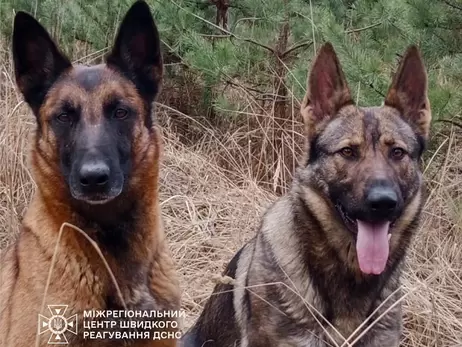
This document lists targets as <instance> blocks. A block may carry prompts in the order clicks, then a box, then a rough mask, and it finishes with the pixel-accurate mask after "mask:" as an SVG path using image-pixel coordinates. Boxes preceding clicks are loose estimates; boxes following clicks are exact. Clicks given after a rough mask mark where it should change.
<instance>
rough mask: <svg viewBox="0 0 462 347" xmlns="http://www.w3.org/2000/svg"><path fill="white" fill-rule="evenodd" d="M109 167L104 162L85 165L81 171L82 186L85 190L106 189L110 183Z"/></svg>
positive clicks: (92, 162) (91, 162)
mask: <svg viewBox="0 0 462 347" xmlns="http://www.w3.org/2000/svg"><path fill="white" fill-rule="evenodd" d="M109 173H110V170H109V166H108V165H107V164H106V163H104V162H103V161H90V162H87V163H84V164H83V165H82V167H81V168H80V171H79V180H80V185H81V186H82V187H84V188H85V189H93V188H98V189H100V188H104V186H105V185H106V184H107V183H108V182H109Z"/></svg>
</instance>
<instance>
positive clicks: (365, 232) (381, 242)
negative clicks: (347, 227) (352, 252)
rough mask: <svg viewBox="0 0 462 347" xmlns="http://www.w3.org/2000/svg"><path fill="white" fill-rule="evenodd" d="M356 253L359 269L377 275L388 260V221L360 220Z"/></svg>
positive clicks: (383, 268) (358, 221)
mask: <svg viewBox="0 0 462 347" xmlns="http://www.w3.org/2000/svg"><path fill="white" fill-rule="evenodd" d="M357 223H358V239H357V241H356V253H357V254H358V262H359V267H360V269H361V271H362V272H363V273H365V274H374V275H379V274H381V273H382V272H383V270H385V266H386V265H387V260H388V252H389V246H388V230H389V229H390V222H383V223H376V224H370V223H366V222H363V221H360V220H357Z"/></svg>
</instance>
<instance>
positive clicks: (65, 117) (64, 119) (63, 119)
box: [56, 113, 72, 123]
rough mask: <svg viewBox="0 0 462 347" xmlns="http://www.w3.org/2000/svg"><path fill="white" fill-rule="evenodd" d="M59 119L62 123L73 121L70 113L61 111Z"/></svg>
mask: <svg viewBox="0 0 462 347" xmlns="http://www.w3.org/2000/svg"><path fill="white" fill-rule="evenodd" d="M56 119H57V120H59V121H60V122H61V123H71V122H72V117H71V116H70V115H69V113H61V114H60V115H58V116H57V117H56Z"/></svg>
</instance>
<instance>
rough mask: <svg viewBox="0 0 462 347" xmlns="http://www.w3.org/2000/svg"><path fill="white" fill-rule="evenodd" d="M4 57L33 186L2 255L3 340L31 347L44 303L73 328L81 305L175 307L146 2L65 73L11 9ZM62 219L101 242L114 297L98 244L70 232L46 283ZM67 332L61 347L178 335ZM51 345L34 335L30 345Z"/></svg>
mask: <svg viewBox="0 0 462 347" xmlns="http://www.w3.org/2000/svg"><path fill="white" fill-rule="evenodd" d="M13 58H14V65H15V73H16V81H17V84H18V87H19V89H20V91H21V93H22V94H23V95H24V99H25V101H26V102H27V103H28V105H29V106H30V108H31V109H32V110H33V113H34V115H35V118H36V123H37V127H36V130H35V132H34V134H33V139H32V148H31V153H30V162H31V166H32V173H33V177H34V179H35V182H36V184H37V191H36V194H35V196H34V198H33V201H32V202H31V204H30V206H29V207H28V209H27V212H26V214H25V217H24V220H23V225H22V231H21V233H20V235H19V238H18V239H17V240H16V242H15V243H14V244H12V245H11V246H10V247H9V248H7V249H6V251H4V252H3V255H2V258H1V268H0V270H1V271H0V326H1V329H0V345H1V346H3V347H7V346H8V347H14V346H36V344H35V343H36V335H37V324H38V321H37V319H38V314H39V313H41V314H43V315H45V316H46V315H47V314H49V312H48V309H47V305H69V307H68V313H69V314H78V318H79V321H80V323H81V322H82V314H83V311H84V310H93V309H95V310H118V309H124V304H125V305H126V308H127V309H129V310H148V311H150V310H160V311H163V310H177V309H179V308H180V290H179V283H178V280H177V278H176V270H175V266H174V263H173V260H172V259H171V255H170V251H169V249H168V246H167V244H166V239H165V234H164V231H163V228H162V222H161V212H160V206H159V201H158V175H159V157H160V153H161V138H160V132H159V129H158V128H157V126H156V125H155V122H153V119H152V114H151V113H152V107H153V102H154V100H155V97H156V95H157V93H158V91H159V88H160V84H161V81H162V70H163V67H162V55H161V51H160V40H159V37H158V31H157V28H156V26H155V24H154V21H153V19H152V16H151V12H150V9H149V7H148V5H147V4H146V3H145V2H143V1H138V2H136V3H135V4H133V5H132V7H131V8H130V10H129V11H128V12H127V14H126V16H125V18H124V20H123V22H122V24H121V26H120V28H119V31H118V34H117V38H116V40H115V43H114V47H113V49H112V51H111V52H110V53H109V55H108V56H107V58H106V62H105V64H101V65H94V66H73V65H72V64H71V62H70V61H69V60H68V58H67V57H65V56H64V55H63V54H62V53H61V52H60V51H59V50H58V48H57V47H56V45H55V44H54V42H53V41H52V39H51V38H50V36H49V34H48V33H47V32H46V30H45V29H44V28H43V27H42V26H41V25H40V24H39V23H38V22H37V21H36V20H35V19H34V18H33V17H31V16H30V15H28V14H26V13H24V12H20V13H18V14H17V15H16V18H15V22H14V34H13ZM92 180H93V181H92ZM64 222H68V223H71V224H73V225H75V226H77V227H79V228H80V229H82V230H83V231H84V232H85V233H86V234H87V235H88V236H89V237H90V238H91V239H93V241H94V242H95V243H96V244H97V245H98V246H99V248H100V249H101V251H102V253H103V255H104V258H105V259H106V261H107V263H108V265H109V267H110V268H111V270H112V272H113V274H114V276H115V278H116V280H117V283H118V285H119V287H120V291H121V294H122V297H123V300H122V299H121V298H120V296H119V295H118V293H117V291H116V286H115V285H114V282H113V281H112V280H111V277H110V274H109V272H108V271H107V269H106V267H105V265H104V263H103V261H102V259H101V257H100V256H99V255H98V254H97V252H96V251H95V248H94V247H93V246H92V245H91V244H90V242H89V241H88V240H87V239H86V238H84V237H83V236H82V235H81V234H79V232H77V231H75V230H73V229H71V228H69V227H67V228H65V229H64V232H63V234H62V238H61V241H60V243H59V250H58V252H57V253H56V259H55V261H54V268H53V271H52V274H51V278H50V282H49V287H48V288H46V284H47V278H48V274H49V271H50V266H51V261H52V257H53V254H54V251H55V245H56V242H57V239H58V233H59V230H60V228H61V226H62V224H63V223H64ZM46 289H47V292H46V298H45V300H44V295H45V291H46ZM42 300H44V301H42ZM42 302H43V304H44V306H43V310H41V309H42ZM151 320H155V318H153V319H151ZM80 330H81V329H80ZM66 336H67V337H68V338H70V340H69V346H85V347H87V346H122V345H124V346H158V347H160V346H163V347H167V346H169V347H170V346H176V340H175V339H165V340H160V341H159V340H152V339H151V340H144V339H136V340H131V341H129V340H125V341H123V340H116V341H101V340H85V341H84V339H83V336H82V334H81V333H80V332H79V334H78V335H77V336H72V335H71V336H70V337H69V335H66ZM151 336H152V335H151ZM170 336H171V335H170ZM48 338H49V335H48V334H43V335H41V336H40V337H39V344H38V345H37V346H46V345H47V342H48Z"/></svg>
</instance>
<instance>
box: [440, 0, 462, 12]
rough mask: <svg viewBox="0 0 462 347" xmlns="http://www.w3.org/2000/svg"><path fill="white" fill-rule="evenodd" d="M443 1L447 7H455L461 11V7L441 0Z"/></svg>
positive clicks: (447, 0)
mask: <svg viewBox="0 0 462 347" xmlns="http://www.w3.org/2000/svg"><path fill="white" fill-rule="evenodd" d="M443 2H444V3H445V4H446V5H448V6H449V7H452V8H454V9H456V10H459V11H462V7H460V6H457V5H455V4H453V3H451V2H450V1H449V0H443Z"/></svg>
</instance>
